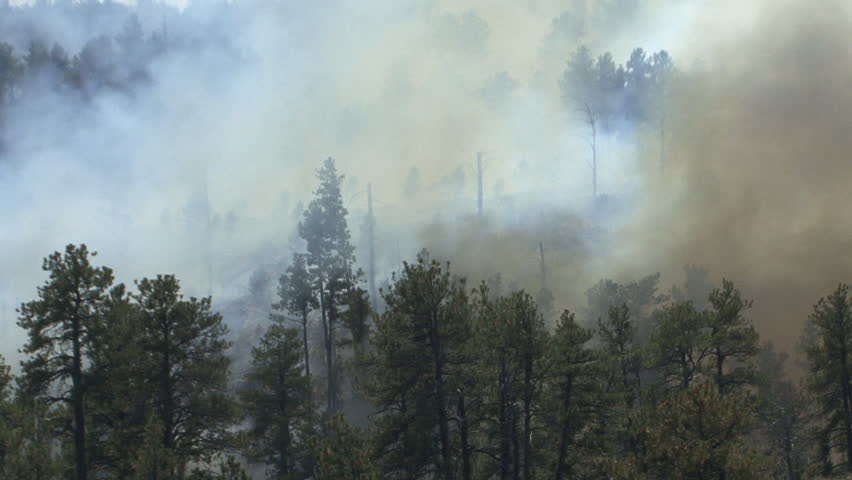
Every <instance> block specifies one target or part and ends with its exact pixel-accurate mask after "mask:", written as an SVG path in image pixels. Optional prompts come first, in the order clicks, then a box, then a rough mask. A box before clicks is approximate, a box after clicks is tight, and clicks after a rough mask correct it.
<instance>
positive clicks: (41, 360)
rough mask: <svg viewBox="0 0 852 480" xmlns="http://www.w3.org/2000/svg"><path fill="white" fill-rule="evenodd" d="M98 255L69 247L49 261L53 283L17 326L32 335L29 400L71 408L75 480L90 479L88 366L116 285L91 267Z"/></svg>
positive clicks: (108, 273)
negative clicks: (105, 303) (107, 297)
mask: <svg viewBox="0 0 852 480" xmlns="http://www.w3.org/2000/svg"><path fill="white" fill-rule="evenodd" d="M95 255H96V253H95V252H92V253H91V254H90V253H89V250H88V249H87V248H86V245H80V246H79V247H77V246H74V245H68V246H67V247H66V248H65V252H64V254H61V253H59V252H55V253H53V254H52V255H50V256H49V257H47V258H45V260H44V263H43V265H42V269H43V270H44V271H46V272H48V273H49V274H50V278H49V279H48V280H47V281H46V282H45V284H44V285H43V286H41V287H39V288H38V299H37V300H33V301H30V302H28V303H24V304H23V305H21V307H20V309H19V312H20V315H21V316H20V320H19V321H18V325H19V326H21V328H23V329H25V330H26V331H27V333H28V335H29V341H28V342H27V344H26V345H25V346H24V349H23V352H24V353H26V354H28V355H29V356H30V357H29V359H27V360H26V361H25V362H24V363H23V371H24V376H25V379H24V380H25V384H26V388H27V389H28V390H29V392H28V394H35V395H36V396H39V397H41V398H44V399H45V400H47V401H48V402H51V403H61V404H62V405H63V406H67V407H69V410H70V413H71V422H70V429H69V430H70V432H71V435H72V445H73V449H74V466H75V475H74V478H75V479H77V480H87V479H88V478H89V474H88V472H89V459H88V445H87V443H88V440H89V437H88V435H87V430H86V426H87V425H86V421H87V418H88V416H87V413H86V396H87V394H88V382H87V372H86V363H87V361H88V360H89V357H90V353H91V348H92V341H93V335H92V333H93V332H95V331H97V329H98V325H99V323H100V322H101V321H102V319H101V313H100V312H101V310H102V308H101V307H102V304H103V301H104V297H105V295H106V292H107V291H108V289H109V287H110V285H112V281H113V275H112V270H110V269H109V268H107V267H94V266H92V265H91V263H90V257H93V256H95Z"/></svg>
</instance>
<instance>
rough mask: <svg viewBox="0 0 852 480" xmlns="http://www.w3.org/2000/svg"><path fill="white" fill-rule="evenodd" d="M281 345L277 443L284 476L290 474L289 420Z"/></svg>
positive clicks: (280, 347)
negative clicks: (279, 432) (279, 430)
mask: <svg viewBox="0 0 852 480" xmlns="http://www.w3.org/2000/svg"><path fill="white" fill-rule="evenodd" d="M283 346H284V345H283V343H282V344H281V345H279V348H278V418H279V421H280V422H282V424H279V428H281V429H282V435H281V439H280V441H279V444H278V470H279V472H278V473H279V475H282V476H283V477H285V478H286V477H288V476H289V475H290V421H289V418H288V417H287V392H286V390H285V388H286V387H285V384H286V382H287V378H286V374H285V372H284V369H283V363H284V360H283V356H284V352H283V351H282V348H283Z"/></svg>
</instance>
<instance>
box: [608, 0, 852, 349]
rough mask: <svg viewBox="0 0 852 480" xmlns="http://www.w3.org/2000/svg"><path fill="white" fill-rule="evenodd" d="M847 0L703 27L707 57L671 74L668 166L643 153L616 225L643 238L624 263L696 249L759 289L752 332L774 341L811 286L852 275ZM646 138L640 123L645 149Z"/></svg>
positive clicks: (819, 291)
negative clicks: (734, 30) (713, 34)
mask: <svg viewBox="0 0 852 480" xmlns="http://www.w3.org/2000/svg"><path fill="white" fill-rule="evenodd" d="M843 3H844V2H842V1H826V2H818V4H806V3H805V2H786V3H785V2H773V3H771V4H767V5H771V7H769V8H764V9H763V11H762V12H761V13H760V14H759V15H758V16H757V18H758V21H757V24H756V25H754V28H753V29H752V30H751V31H750V32H749V33H747V34H745V35H743V36H738V37H733V38H728V39H725V40H723V44H722V45H720V46H719V45H713V43H714V42H718V41H717V40H715V39H713V38H707V43H708V44H710V45H709V47H708V52H711V53H708V55H707V61H708V66H707V67H706V68H704V69H702V71H701V72H692V73H687V74H684V75H682V76H681V77H680V78H679V80H678V81H676V84H675V85H674V86H673V90H674V91H673V99H672V101H671V103H670V105H669V112H668V117H669V121H668V124H669V125H670V127H669V130H670V132H669V139H668V142H667V150H668V152H667V155H666V158H665V166H664V171H663V173H662V174H661V175H658V174H657V173H656V172H657V171H658V164H657V162H658V154H657V153H655V154H654V155H649V156H648V157H649V158H648V172H652V175H651V177H650V178H649V179H648V182H649V188H648V190H649V197H648V201H647V203H646V204H645V205H644V207H643V213H642V214H641V215H640V216H639V218H638V220H637V221H636V222H635V223H634V224H632V225H631V226H630V227H629V228H627V229H625V231H624V232H622V233H621V235H624V241H625V242H635V248H633V249H631V250H630V251H631V252H634V253H636V252H641V255H638V256H636V257H635V258H629V259H622V260H623V261H625V262H626V263H625V264H626V265H630V267H628V269H631V270H632V269H640V270H641V269H645V270H648V269H649V268H650V269H656V268H663V273H664V275H665V274H666V273H673V272H675V271H676V270H677V269H678V268H679V267H680V266H681V265H683V264H686V263H701V264H704V265H706V266H708V267H709V268H710V270H711V272H712V273H713V274H714V276H722V275H724V276H726V277H728V278H731V279H733V280H734V281H735V282H737V283H738V284H739V285H740V287H741V289H742V290H743V292H744V293H745V294H746V295H747V296H749V297H751V298H753V299H754V300H755V303H754V305H755V308H754V311H753V312H752V316H753V318H754V319H755V322H756V323H757V325H758V327H759V329H760V331H761V334H762V336H763V337H764V338H766V339H769V340H772V341H774V342H775V343H776V344H777V345H779V346H782V347H788V348H789V347H792V346H793V345H795V343H796V341H797V339H798V338H799V335H800V332H801V328H802V325H803V323H804V321H805V320H806V318H807V315H808V313H809V312H810V310H811V307H812V305H813V304H814V303H815V302H816V300H817V299H818V298H819V297H820V296H823V295H826V294H827V293H829V292H830V291H831V289H833V287H834V286H836V284H837V283H838V282H841V281H846V282H848V281H852V210H850V208H849V203H850V200H852V156H851V155H852V88H850V85H852V56H851V55H852V53H850V49H849V45H850V44H852V22H850V15H849V9H848V7H846V6H844V4H843ZM702 34H703V35H706V34H707V32H698V35H702ZM708 37H710V35H708ZM656 141H658V137H656V138H655V137H654V136H653V135H651V134H649V135H648V144H649V148H647V150H648V151H649V152H650V151H652V150H654V151H655V152H658V151H657V150H655V149H654V148H651V147H650V145H652V144H654V142H656ZM655 265H656V267H655ZM669 278H671V277H669Z"/></svg>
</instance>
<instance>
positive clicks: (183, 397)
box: [134, 275, 236, 479]
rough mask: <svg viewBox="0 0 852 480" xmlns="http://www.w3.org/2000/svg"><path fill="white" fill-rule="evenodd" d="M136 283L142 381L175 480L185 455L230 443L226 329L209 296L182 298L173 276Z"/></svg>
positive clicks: (212, 451) (209, 453) (201, 456)
mask: <svg viewBox="0 0 852 480" xmlns="http://www.w3.org/2000/svg"><path fill="white" fill-rule="evenodd" d="M137 287H138V289H139V293H138V294H136V295H134V299H135V300H136V303H137V304H138V305H139V310H140V315H141V321H142V324H143V325H144V336H143V337H142V338H141V340H140V341H141V342H142V343H141V345H142V348H143V350H144V351H145V352H146V353H147V362H146V368H147V369H149V370H148V371H149V377H148V383H147V386H148V388H149V389H150V391H151V392H152V396H153V409H154V412H155V413H156V415H157V417H158V418H157V420H158V421H159V422H160V423H161V425H162V429H163V446H164V447H165V448H166V449H167V450H168V451H170V452H172V453H173V454H174V456H175V458H176V468H175V471H174V472H173V473H172V477H173V478H176V479H180V478H183V477H184V476H185V466H186V463H187V462H189V461H190V460H194V461H207V460H209V459H210V458H212V457H213V456H214V455H216V454H219V453H221V452H223V451H227V450H228V449H230V448H231V447H232V442H231V437H232V434H231V432H230V430H229V428H230V427H231V426H232V424H233V423H234V421H235V417H236V412H235V408H234V402H233V400H232V399H231V398H230V396H229V394H228V385H227V380H228V366H229V359H228V357H227V356H226V355H225V351H226V349H227V348H228V346H229V343H228V341H226V340H225V338H224V336H225V333H226V331H227V328H226V327H225V325H224V323H222V317H221V315H219V314H218V313H214V312H213V311H212V310H211V299H210V298H209V297H207V298H202V299H200V300H199V299H196V298H194V297H193V298H190V299H189V300H184V299H183V296H182V295H181V294H180V285H179V283H178V280H177V279H176V278H175V277H174V276H173V275H158V276H157V277H156V278H155V279H153V280H149V279H142V280H140V281H139V282H137Z"/></svg>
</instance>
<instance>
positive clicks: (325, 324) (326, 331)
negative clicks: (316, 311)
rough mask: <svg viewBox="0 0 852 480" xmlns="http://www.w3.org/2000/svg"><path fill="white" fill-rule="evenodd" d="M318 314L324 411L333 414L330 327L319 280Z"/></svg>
mask: <svg viewBox="0 0 852 480" xmlns="http://www.w3.org/2000/svg"><path fill="white" fill-rule="evenodd" d="M320 314H321V315H322V329H323V343H324V344H325V345H323V347H324V349H325V366H326V377H327V378H326V392H325V399H326V411H327V412H328V413H329V414H332V413H334V400H333V399H334V381H333V380H332V375H333V373H332V370H333V369H334V366H333V365H332V351H331V328H330V327H331V325H329V319H328V312H327V305H326V296H325V284H324V282H323V281H322V280H320Z"/></svg>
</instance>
